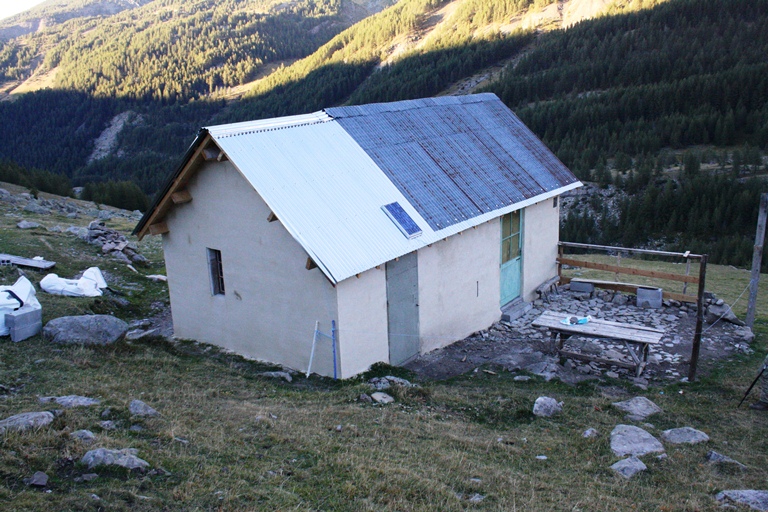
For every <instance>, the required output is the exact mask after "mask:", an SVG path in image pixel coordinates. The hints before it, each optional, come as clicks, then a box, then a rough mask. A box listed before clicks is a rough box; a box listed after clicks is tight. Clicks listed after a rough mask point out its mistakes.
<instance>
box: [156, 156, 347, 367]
mask: <svg viewBox="0 0 768 512" xmlns="http://www.w3.org/2000/svg"><path fill="white" fill-rule="evenodd" d="M188 190H189V192H190V193H191V195H192V201H191V202H189V203H186V204H181V205H177V206H175V207H173V208H172V209H171V211H170V212H169V214H168V215H167V217H166V222H167V224H168V227H169V229H170V230H169V232H168V233H166V234H165V235H163V248H164V250H165V259H166V267H167V272H168V285H169V288H170V295H171V307H172V312H173V325H174V331H175V335H176V336H178V337H180V338H188V339H195V340H198V341H203V342H206V343H211V344H214V345H218V346H221V347H224V348H226V349H229V350H232V351H234V352H236V353H238V354H241V355H244V356H247V357H251V358H255V359H260V360H265V361H270V362H274V363H279V364H283V365H286V366H288V367H291V368H294V369H297V370H302V371H305V370H306V368H307V364H308V362H309V355H310V349H311V344H312V336H313V333H314V328H315V321H316V320H320V321H321V330H322V331H324V332H326V333H328V334H330V332H331V319H335V318H337V316H338V315H337V302H336V300H337V298H336V290H335V289H334V288H333V286H332V285H331V284H330V282H329V281H328V280H327V279H326V278H325V276H324V275H323V274H322V272H321V271H320V270H319V269H316V268H315V269H312V270H306V269H305V264H306V261H307V254H306V253H305V251H304V250H303V249H302V248H301V246H300V245H299V244H298V242H296V241H295V240H294V239H293V237H291V235H290V234H289V233H288V232H287V231H286V230H285V228H284V227H283V226H282V225H281V224H280V222H279V221H275V222H268V221H267V217H268V215H269V213H270V210H269V208H268V207H267V205H266V204H265V203H264V201H263V200H262V199H261V197H260V196H259V195H258V194H257V193H256V191H255V190H254V189H253V188H252V187H251V186H250V185H249V184H248V182H247V181H246V180H245V178H243V177H242V175H241V174H240V173H239V171H237V169H235V167H234V166H233V165H232V164H231V163H230V162H220V163H218V162H211V163H205V164H203V166H202V168H201V169H200V171H199V172H197V173H196V174H195V176H194V177H193V178H192V179H191V180H190V182H189V184H188ZM206 248H211V249H218V250H220V251H221V255H222V267H223V271H224V287H225V294H224V295H215V296H214V295H212V293H211V281H210V275H209V269H208V261H207V253H206ZM312 371H313V372H317V373H320V374H323V375H333V359H332V355H331V343H330V341H329V340H321V341H319V342H318V346H317V350H316V352H315V359H314V362H313V365H312Z"/></svg>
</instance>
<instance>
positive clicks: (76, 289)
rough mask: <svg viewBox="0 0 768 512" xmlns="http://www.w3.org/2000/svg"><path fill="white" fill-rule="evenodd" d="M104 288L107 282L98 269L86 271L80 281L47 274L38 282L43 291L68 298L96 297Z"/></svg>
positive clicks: (93, 268)
mask: <svg viewBox="0 0 768 512" xmlns="http://www.w3.org/2000/svg"><path fill="white" fill-rule="evenodd" d="M106 287H107V282H106V281H105V280H104V276H103V275H102V274H101V270H99V267H91V268H89V269H87V270H86V271H85V272H83V277H81V278H80V279H64V278H62V277H59V276H58V275H56V274H48V275H47V276H45V277H44V278H43V279H42V280H41V281H40V288H42V289H43V291H46V292H48V293H50V294H53V295H66V296H68V297H98V296H100V295H102V294H103V293H104V292H102V291H101V290H102V289H103V288H106Z"/></svg>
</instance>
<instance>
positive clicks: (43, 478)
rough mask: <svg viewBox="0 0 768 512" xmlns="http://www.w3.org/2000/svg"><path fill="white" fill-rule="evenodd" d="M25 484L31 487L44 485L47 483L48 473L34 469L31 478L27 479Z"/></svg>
mask: <svg viewBox="0 0 768 512" xmlns="http://www.w3.org/2000/svg"><path fill="white" fill-rule="evenodd" d="M27 485H29V486H32V487H45V486H46V485H48V475H46V474H45V473H43V472H42V471H36V472H35V474H34V475H32V478H30V479H29V480H28V481H27Z"/></svg>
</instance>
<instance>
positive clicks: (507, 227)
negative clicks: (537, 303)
mask: <svg viewBox="0 0 768 512" xmlns="http://www.w3.org/2000/svg"><path fill="white" fill-rule="evenodd" d="M521 213H522V212H521V211H520V210H518V211H515V212H511V213H508V214H506V215H504V216H503V217H501V305H502V306H503V305H505V304H507V303H509V302H512V301H513V300H515V299H516V298H518V297H519V296H520V272H521V270H522V259H523V258H522V247H523V240H522V238H523V237H522V229H521V228H522V224H523V217H522V215H521Z"/></svg>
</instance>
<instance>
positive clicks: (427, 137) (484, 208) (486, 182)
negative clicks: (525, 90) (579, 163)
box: [325, 93, 578, 230]
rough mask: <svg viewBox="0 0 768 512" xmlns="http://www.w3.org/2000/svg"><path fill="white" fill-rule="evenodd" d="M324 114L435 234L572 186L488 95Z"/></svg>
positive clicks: (529, 134) (556, 162) (548, 155)
mask: <svg viewBox="0 0 768 512" xmlns="http://www.w3.org/2000/svg"><path fill="white" fill-rule="evenodd" d="M325 112H326V113H327V114H328V115H329V116H331V117H332V118H333V119H334V120H336V121H337V122H338V123H339V124H340V125H341V126H342V127H343V128H344V129H345V130H346V131H347V133H349V134H350V136H351V137H352V138H353V139H354V140H355V141H356V142H357V143H358V144H359V145H360V147H362V148H363V150H364V151H365V152H366V153H368V154H369V155H370V156H371V158H373V160H374V161H375V162H376V163H377V165H378V166H379V167H380V168H381V170H382V171H383V172H384V173H385V174H386V175H387V177H388V178H389V179H390V180H391V181H392V182H393V183H394V184H395V185H396V186H397V188H398V190H400V192H401V193H402V194H403V195H405V196H406V197H407V198H408V200H409V201H410V202H411V203H412V204H413V205H414V206H415V207H416V208H417V210H418V211H419V213H420V214H421V216H422V217H423V218H424V219H425V220H426V221H427V222H428V223H429V225H430V227H432V229H434V230H440V229H444V228H446V227H448V226H451V225H453V224H456V223H458V222H462V221H463V220H466V219H469V218H472V217H475V216H477V215H479V214H483V213H488V212H491V211H494V210H498V209H500V208H505V207H508V206H510V205H513V204H515V203H517V202H520V201H524V200H526V199H529V198H532V197H536V196H539V195H541V194H544V193H547V192H551V191H553V190H556V189H559V188H561V187H564V186H569V185H572V184H575V183H578V180H577V179H576V177H575V176H574V175H573V174H572V173H571V172H570V171H569V170H568V169H567V168H566V167H565V166H564V165H563V164H562V162H560V161H559V160H558V159H557V157H555V155H554V154H552V152H551V151H549V149H547V148H546V146H544V144H543V143H542V142H541V141H540V140H539V139H538V138H537V137H536V136H535V135H534V134H533V132H531V131H530V130H529V129H528V128H527V127H526V126H525V125H524V124H523V123H522V121H520V119H519V118H518V117H517V116H516V115H515V114H514V113H513V112H512V111H511V110H509V108H507V107H506V106H505V105H504V104H503V103H502V102H501V100H499V99H498V98H497V97H496V96H495V95H493V94H490V93H489V94H477V95H470V96H445V97H439V98H426V99H420V100H408V101H400V102H396V103H379V104H372V105H360V106H354V107H336V108H329V109H326V110H325Z"/></svg>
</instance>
